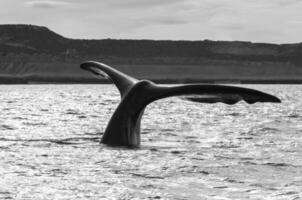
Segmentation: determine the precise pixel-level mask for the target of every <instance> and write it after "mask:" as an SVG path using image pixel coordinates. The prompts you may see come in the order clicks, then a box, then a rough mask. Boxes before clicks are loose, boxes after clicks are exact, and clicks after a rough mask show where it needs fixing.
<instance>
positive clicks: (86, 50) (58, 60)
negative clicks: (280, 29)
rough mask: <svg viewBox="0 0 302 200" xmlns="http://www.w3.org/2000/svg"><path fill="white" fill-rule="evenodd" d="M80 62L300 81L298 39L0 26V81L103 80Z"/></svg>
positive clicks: (141, 71)
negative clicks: (88, 33)
mask: <svg viewBox="0 0 302 200" xmlns="http://www.w3.org/2000/svg"><path fill="white" fill-rule="evenodd" d="M85 60H97V61H101V62H104V63H107V64H109V65H112V66H115V67H116V68H118V69H119V70H121V71H123V72H125V73H128V74H130V75H133V76H135V77H137V78H141V79H143V78H147V79H152V80H155V81H157V82H168V83H178V82H230V83H234V82H235V83H236V82H243V83H244V82H246V83H302V43H299V44H281V45H278V44H264V43H251V42H239V41H233V42H226V41H209V40H204V41H153V40H114V39H103V40H83V39H69V38H65V37H63V36H61V35H59V34H57V33H55V32H53V31H51V30H49V29H48V28H46V27H40V26H34V25H0V83H32V82H54V83H94V82H104V81H102V80H98V79H96V78H94V77H93V76H91V74H89V73H87V72H85V71H82V70H81V69H80V68H79V65H80V63H81V62H83V61H85Z"/></svg>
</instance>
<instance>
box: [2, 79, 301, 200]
mask: <svg viewBox="0 0 302 200" xmlns="http://www.w3.org/2000/svg"><path fill="white" fill-rule="evenodd" d="M249 87H252V88H256V89H260V90H263V91H266V92H269V93H272V94H275V95H277V96H278V97H280V98H281V99H282V101H283V102H282V104H261V103H258V104H255V105H248V104H245V103H243V102H241V103H238V104H236V105H233V106H229V105H225V104H220V103H218V104H199V103H193V102H186V101H182V100H180V99H178V98H168V99H164V100H160V101H157V102H155V103H152V104H151V105H149V106H148V107H147V109H146V111H145V115H144V117H143V121H142V148H140V149H136V150H128V149H123V148H110V147H107V146H104V145H100V144H99V140H100V137H101V135H102V134H103V131H104V128H105V127H106V124H107V122H108V121H109V118H110V116H111V114H112V113H113V111H114V109H115V107H116V106H117V104H118V102H119V94H118V93H117V90H116V89H115V88H114V87H113V86H111V85H2V86H0V98H1V99H0V109H1V114H0V130H1V136H0V150H1V151H0V159H1V165H0V172H1V173H0V180H1V181H0V199H4V198H6V199H299V198H302V192H301V191H302V125H301V124H302V123H301V122H302V101H301V97H302V86H300V85H265V86H263V85H250V86H249Z"/></svg>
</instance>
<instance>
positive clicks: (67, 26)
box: [0, 0, 302, 43]
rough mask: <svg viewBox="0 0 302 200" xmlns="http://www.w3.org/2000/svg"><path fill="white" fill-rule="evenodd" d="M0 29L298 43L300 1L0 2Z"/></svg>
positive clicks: (301, 18)
mask: <svg viewBox="0 0 302 200" xmlns="http://www.w3.org/2000/svg"><path fill="white" fill-rule="evenodd" d="M0 5H1V6H0V24H33V25H40V26H46V27H48V28H49V29H51V30H53V31H55V32H57V33H59V34H60V35H63V36H65V37H68V38H81V39H104V38H118V39H157V40H166V39H168V40H205V39H209V40H227V41H230V40H237V41H252V42H267V43H298V42H302V0H0Z"/></svg>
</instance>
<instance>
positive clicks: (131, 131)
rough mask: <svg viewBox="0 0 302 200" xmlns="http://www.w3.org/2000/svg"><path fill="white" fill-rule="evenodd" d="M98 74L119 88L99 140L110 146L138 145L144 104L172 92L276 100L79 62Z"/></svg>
mask: <svg viewBox="0 0 302 200" xmlns="http://www.w3.org/2000/svg"><path fill="white" fill-rule="evenodd" d="M81 68H82V69H84V70H88V71H90V72H92V73H94V74H96V75H98V76H102V77H105V78H107V79H109V80H111V81H112V82H113V83H114V84H115V85H116V86H117V88H118V90H119V91H120V94H121V97H122V100H121V102H120V104H119V105H118V107H117V109H116V110H115V112H114V113H113V115H112V117H111V119H110V121H109V123H108V126H107V128H106V130H105V132H104V135H103V138H102V140H101V142H102V143H105V144H108V145H113V146H128V147H138V146H139V145H140V122H141V118H142V115H143V112H144V109H145V107H146V106H147V105H148V104H149V103H152V102H153V101H156V100H158V99H162V98H167V97H172V96H189V97H186V100H189V101H194V102H200V103H217V102H222V103H226V104H235V103H237V102H238V101H241V100H244V101H246V102H247V103H250V104H252V103H256V102H274V103H280V102H281V101H280V99H278V98H277V97H275V96H273V95H270V94H267V93H264V92H261V91H258V90H254V89H248V88H242V87H235V86H224V85H206V84H184V85H178V86H162V85H157V84H155V83H153V82H151V81H148V80H137V79H135V78H133V77H131V76H129V75H126V74H124V73H122V72H120V71H118V70H116V69H113V68H112V67H110V66H108V65H105V64H102V63H98V62H94V61H89V62H85V63H83V64H82V65H81Z"/></svg>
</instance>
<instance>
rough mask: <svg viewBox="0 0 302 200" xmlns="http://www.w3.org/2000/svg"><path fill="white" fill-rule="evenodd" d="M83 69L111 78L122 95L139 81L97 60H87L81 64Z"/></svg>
mask: <svg viewBox="0 0 302 200" xmlns="http://www.w3.org/2000/svg"><path fill="white" fill-rule="evenodd" d="M80 67H81V68H82V69H84V70H87V71H90V72H92V73H93V74H95V75H97V76H101V77H103V78H106V79H109V80H111V81H112V82H113V83H114V84H115V85H116V87H117V88H118V90H119V92H120V94H121V96H122V97H123V96H124V94H125V93H126V92H127V91H128V90H129V89H130V88H131V87H133V86H134V84H135V83H136V82H137V81H138V80H137V79H135V78H133V77H131V76H128V75H127V74H124V73H123V72H120V71H118V70H116V69H114V68H112V67H110V66H108V65H106V64H104V63H99V62H95V61H87V62H84V63H82V64H81V66H80Z"/></svg>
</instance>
